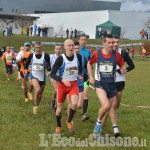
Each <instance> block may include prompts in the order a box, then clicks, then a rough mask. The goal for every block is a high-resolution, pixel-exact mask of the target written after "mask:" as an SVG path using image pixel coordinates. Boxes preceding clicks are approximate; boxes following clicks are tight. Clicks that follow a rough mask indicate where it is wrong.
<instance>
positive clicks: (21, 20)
mask: <svg viewBox="0 0 150 150" xmlns="http://www.w3.org/2000/svg"><path fill="white" fill-rule="evenodd" d="M15 20H16V22H17V25H18V26H20V27H21V34H23V28H24V27H25V26H27V25H31V24H33V18H32V17H31V16H28V15H27V14H26V13H25V14H23V15H22V14H21V12H20V11H19V12H18V14H17V15H16V17H15Z"/></svg>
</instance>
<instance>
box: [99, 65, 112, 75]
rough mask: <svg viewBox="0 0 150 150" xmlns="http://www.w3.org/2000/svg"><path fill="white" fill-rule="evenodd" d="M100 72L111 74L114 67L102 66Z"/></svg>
mask: <svg viewBox="0 0 150 150" xmlns="http://www.w3.org/2000/svg"><path fill="white" fill-rule="evenodd" d="M99 70H100V72H102V73H110V72H112V71H113V66H111V65H105V64H104V65H100V69H99Z"/></svg>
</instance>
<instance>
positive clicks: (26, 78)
mask: <svg viewBox="0 0 150 150" xmlns="http://www.w3.org/2000/svg"><path fill="white" fill-rule="evenodd" d="M24 79H25V80H26V81H27V80H28V73H26V74H25V76H24Z"/></svg>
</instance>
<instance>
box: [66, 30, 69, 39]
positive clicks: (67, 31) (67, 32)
mask: <svg viewBox="0 0 150 150" xmlns="http://www.w3.org/2000/svg"><path fill="white" fill-rule="evenodd" d="M66 35H67V38H69V29H67V30H66Z"/></svg>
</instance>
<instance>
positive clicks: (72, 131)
mask: <svg viewBox="0 0 150 150" xmlns="http://www.w3.org/2000/svg"><path fill="white" fill-rule="evenodd" d="M66 124H67V127H68V129H69V132H70V133H74V129H73V125H72V122H69V123H68V121H67V122H66Z"/></svg>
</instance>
